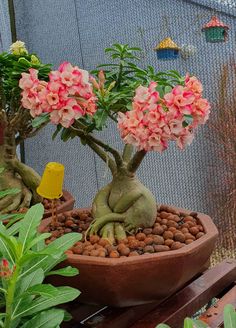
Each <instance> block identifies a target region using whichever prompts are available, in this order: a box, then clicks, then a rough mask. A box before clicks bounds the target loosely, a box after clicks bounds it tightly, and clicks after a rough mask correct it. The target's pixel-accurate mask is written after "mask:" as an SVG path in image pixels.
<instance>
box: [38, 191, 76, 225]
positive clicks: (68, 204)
mask: <svg viewBox="0 0 236 328" xmlns="http://www.w3.org/2000/svg"><path fill="white" fill-rule="evenodd" d="M62 198H63V200H64V202H63V203H62V204H61V205H59V206H58V207H57V213H58V214H59V213H64V212H66V211H70V210H73V208H74V204H75V199H74V197H73V196H72V195H71V194H70V193H69V191H67V190H63V196H62ZM51 215H52V212H51V211H50V210H45V212H44V215H43V218H44V219H45V218H48V217H50V216H51Z"/></svg>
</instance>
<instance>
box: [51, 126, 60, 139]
mask: <svg viewBox="0 0 236 328" xmlns="http://www.w3.org/2000/svg"><path fill="white" fill-rule="evenodd" d="M61 129H62V125H60V124H58V125H57V127H56V130H55V132H54V133H53V135H52V140H54V139H55V138H56V136H57V135H58V133H59V132H60V131H61Z"/></svg>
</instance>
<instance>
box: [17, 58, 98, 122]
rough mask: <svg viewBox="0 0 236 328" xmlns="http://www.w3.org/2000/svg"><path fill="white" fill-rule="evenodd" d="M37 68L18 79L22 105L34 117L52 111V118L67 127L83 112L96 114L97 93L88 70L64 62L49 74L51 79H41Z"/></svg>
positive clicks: (52, 120)
mask: <svg viewBox="0 0 236 328" xmlns="http://www.w3.org/2000/svg"><path fill="white" fill-rule="evenodd" d="M37 74H38V71H36V70H33V69H30V70H29V74H28V73H23V74H22V78H21V80H20V82H19V86H20V88H21V89H22V99H21V102H22V106H23V107H24V108H26V109H29V110H30V113H31V115H32V116H33V117H35V116H38V115H41V114H42V113H50V118H51V122H52V123H54V124H61V125H62V126H64V127H66V128H68V127H69V126H70V125H72V124H73V123H74V121H75V120H76V119H79V118H80V117H81V116H84V115H94V113H95V112H96V110H97V107H96V100H97V99H96V97H95V95H94V93H93V89H92V85H91V84H90V82H89V74H88V72H87V71H85V70H82V69H80V68H78V67H77V66H72V65H71V64H70V63H68V62H64V63H62V64H61V65H60V66H59V69H58V70H57V71H52V72H51V73H50V74H49V82H44V81H39V80H38V75H37Z"/></svg>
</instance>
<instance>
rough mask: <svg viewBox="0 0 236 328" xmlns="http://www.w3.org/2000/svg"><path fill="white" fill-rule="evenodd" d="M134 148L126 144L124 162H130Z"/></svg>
mask: <svg viewBox="0 0 236 328" xmlns="http://www.w3.org/2000/svg"><path fill="white" fill-rule="evenodd" d="M133 150H134V147H133V146H132V145H129V144H126V145H125V146H124V150H123V155H122V157H123V161H124V162H129V161H130V159H131V156H132V153H133Z"/></svg>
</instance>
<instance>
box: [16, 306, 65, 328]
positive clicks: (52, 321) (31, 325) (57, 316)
mask: <svg viewBox="0 0 236 328" xmlns="http://www.w3.org/2000/svg"><path fill="white" fill-rule="evenodd" d="M63 319H64V310H60V309H51V310H47V311H43V312H41V313H39V314H36V315H35V316H34V317H33V318H32V319H30V320H27V322H26V323H25V324H24V325H23V326H21V328H55V327H57V326H58V325H60V324H61V322H62V321H63Z"/></svg>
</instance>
